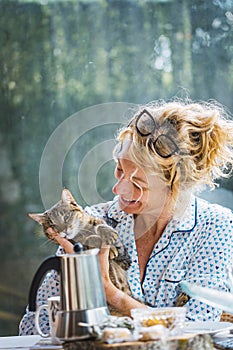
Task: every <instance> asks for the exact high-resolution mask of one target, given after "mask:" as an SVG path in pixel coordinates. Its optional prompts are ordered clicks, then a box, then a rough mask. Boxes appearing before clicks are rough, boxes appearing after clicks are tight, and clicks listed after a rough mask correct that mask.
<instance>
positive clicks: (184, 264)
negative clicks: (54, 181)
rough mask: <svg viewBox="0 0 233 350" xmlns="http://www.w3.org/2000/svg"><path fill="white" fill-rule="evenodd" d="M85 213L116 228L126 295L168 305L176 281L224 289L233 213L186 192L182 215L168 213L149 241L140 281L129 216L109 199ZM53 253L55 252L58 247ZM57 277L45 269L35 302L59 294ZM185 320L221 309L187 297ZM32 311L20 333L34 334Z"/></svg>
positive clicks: (210, 316) (213, 315) (232, 249)
mask: <svg viewBox="0 0 233 350" xmlns="http://www.w3.org/2000/svg"><path fill="white" fill-rule="evenodd" d="M85 210H86V212H87V213H89V214H91V215H94V216H98V217H102V218H104V219H105V220H106V222H107V223H108V224H110V225H112V226H113V227H115V229H116V230H117V232H118V234H119V237H120V239H121V241H122V243H123V244H124V245H125V246H126V248H127V250H128V253H129V255H130V257H131V260H132V264H131V266H130V268H129V270H128V271H127V276H128V282H129V285H130V288H131V291H132V296H133V297H134V298H135V299H137V300H139V301H141V302H142V303H145V304H147V305H150V306H154V307H168V306H174V305H175V303H176V299H177V297H178V295H179V294H180V293H181V291H182V290H181V288H180V285H179V282H180V281H182V280H185V281H188V282H191V283H195V284H199V285H201V286H204V287H208V288H215V289H218V290H224V291H227V290H228V289H227V282H226V275H225V266H226V265H227V264H232V260H233V259H232V258H233V214H232V212H231V210H230V209H227V208H223V207H221V206H219V205H217V204H210V203H208V202H206V201H204V200H202V199H200V198H197V197H194V196H192V199H191V201H190V204H189V206H188V207H187V209H186V210H185V212H184V215H183V216H182V218H175V217H174V218H173V219H172V220H171V221H170V222H169V223H168V225H167V226H166V228H165V230H164V232H163V234H162V236H161V238H160V239H159V241H158V242H157V243H156V244H155V246H154V249H153V251H152V253H151V256H150V258H149V260H148V263H147V266H146V271H145V275H144V280H143V282H142V283H141V282H140V271H139V265H138V256H137V250H136V245H135V241H134V219H133V215H132V214H127V213H125V212H124V211H122V210H121V209H120V208H119V205H118V199H117V197H115V198H114V200H113V201H111V202H107V203H103V204H98V205H95V206H92V207H87V208H86V209H85ZM57 254H61V248H59V250H58V252H57ZM59 286H60V283H59V276H58V274H57V272H55V271H51V272H50V273H48V274H47V276H46V278H45V280H44V281H43V283H42V285H41V287H40V289H39V291H38V295H37V305H40V304H43V303H46V300H47V298H48V297H49V296H53V295H59V290H60V289H59ZM186 307H187V315H186V316H187V319H189V320H193V321H197V320H202V321H205V320H219V318H220V315H221V310H218V309H215V308H213V307H211V306H209V305H207V304H205V303H202V302H200V301H197V300H195V299H190V300H189V301H188V303H187V304H186ZM34 318H35V313H34V312H29V311H28V309H27V310H26V313H25V315H24V316H23V318H22V320H21V322H20V326H19V329H20V335H29V334H36V333H37V331H36V329H35V322H34ZM40 322H41V328H42V331H43V332H45V333H46V332H48V329H49V324H48V318H47V314H46V313H44V314H43V313H42V315H41V320H40Z"/></svg>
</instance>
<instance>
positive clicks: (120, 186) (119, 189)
mask: <svg viewBox="0 0 233 350" xmlns="http://www.w3.org/2000/svg"><path fill="white" fill-rule="evenodd" d="M112 192H113V193H114V194H116V195H120V196H124V197H125V199H127V200H132V199H133V192H134V188H133V184H132V183H131V182H130V181H128V180H124V179H123V180H119V181H118V182H117V183H116V184H115V185H114V186H113V188H112Z"/></svg>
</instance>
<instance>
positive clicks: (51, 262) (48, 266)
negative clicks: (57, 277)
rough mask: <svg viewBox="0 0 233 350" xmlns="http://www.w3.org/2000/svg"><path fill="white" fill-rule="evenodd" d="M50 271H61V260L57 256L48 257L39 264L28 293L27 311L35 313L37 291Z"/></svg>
mask: <svg viewBox="0 0 233 350" xmlns="http://www.w3.org/2000/svg"><path fill="white" fill-rule="evenodd" d="M50 270H56V271H57V272H60V271H61V260H60V258H59V256H50V257H48V258H47V259H45V260H44V261H43V262H42V263H41V265H40V266H39V268H38V270H37V271H36V274H35V276H34V277H33V280H32V283H31V287H30V291H29V304H28V308H29V311H36V296H37V290H38V288H39V287H40V284H41V281H42V278H43V277H44V275H45V274H46V273H47V272H48V271H50Z"/></svg>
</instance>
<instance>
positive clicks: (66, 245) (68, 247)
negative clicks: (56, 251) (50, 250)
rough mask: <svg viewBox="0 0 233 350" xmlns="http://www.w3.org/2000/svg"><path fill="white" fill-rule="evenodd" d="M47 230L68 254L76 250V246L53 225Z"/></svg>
mask: <svg viewBox="0 0 233 350" xmlns="http://www.w3.org/2000/svg"><path fill="white" fill-rule="evenodd" d="M47 232H48V233H49V235H50V236H51V237H53V238H54V239H55V240H56V241H57V243H58V244H60V246H61V247H62V248H63V249H64V250H65V252H66V253H67V254H71V253H73V252H74V246H73V244H72V243H70V242H69V241H68V240H67V239H66V238H64V237H61V236H60V235H59V234H58V233H57V232H55V231H54V230H53V229H52V228H51V227H50V228H48V229H47Z"/></svg>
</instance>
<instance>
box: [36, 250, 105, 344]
mask: <svg viewBox="0 0 233 350" xmlns="http://www.w3.org/2000/svg"><path fill="white" fill-rule="evenodd" d="M98 252H99V249H97V248H95V249H89V250H86V251H81V252H80V253H74V254H64V255H60V256H51V257H49V258H47V259H46V260H44V261H43V262H42V264H41V265H40V267H39V268H38V270H37V272H36V274H35V276H34V278H33V281H32V284H31V288H30V292H29V310H30V311H36V296H37V290H38V288H39V286H40V284H41V281H42V279H43V277H44V275H45V274H46V273H47V272H48V271H49V270H56V271H58V272H59V274H60V281H61V282H60V298H61V299H60V300H61V301H60V311H58V314H57V317H58V319H57V331H56V336H57V337H58V338H60V339H61V340H73V339H87V338H91V337H93V336H94V334H93V326H95V325H99V324H100V323H101V322H102V321H104V319H105V318H106V316H107V315H108V314H109V310H108V307H107V304H106V299H105V293H104V288H103V284H102V278H101V272H100V266H99V259H98Z"/></svg>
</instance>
